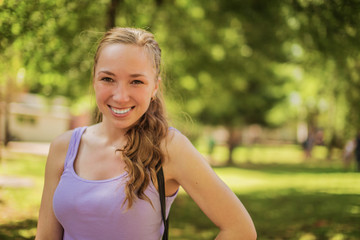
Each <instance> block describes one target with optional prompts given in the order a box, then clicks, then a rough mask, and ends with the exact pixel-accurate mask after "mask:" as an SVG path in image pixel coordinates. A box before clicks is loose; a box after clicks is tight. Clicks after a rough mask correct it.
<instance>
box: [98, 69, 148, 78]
mask: <svg viewBox="0 0 360 240" xmlns="http://www.w3.org/2000/svg"><path fill="white" fill-rule="evenodd" d="M100 73H105V74H107V75H111V76H115V74H114V73H112V72H109V71H106V70H103V71H100V72H99V73H98V75H99V74H100ZM130 77H133V78H137V77H145V75H144V74H141V73H134V74H130Z"/></svg>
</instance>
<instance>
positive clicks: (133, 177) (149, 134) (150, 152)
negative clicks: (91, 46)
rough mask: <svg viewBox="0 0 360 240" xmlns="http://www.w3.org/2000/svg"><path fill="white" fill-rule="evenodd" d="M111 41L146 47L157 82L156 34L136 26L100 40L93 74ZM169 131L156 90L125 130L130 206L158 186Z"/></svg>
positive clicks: (158, 72) (114, 32)
mask: <svg viewBox="0 0 360 240" xmlns="http://www.w3.org/2000/svg"><path fill="white" fill-rule="evenodd" d="M111 44H133V45H136V46H140V47H144V49H145V50H146V52H147V53H148V55H149V57H150V59H151V60H152V61H153V65H154V68H155V70H156V79H154V81H158V78H159V77H160V73H161V49H160V47H159V44H158V43H157V42H156V40H155V38H154V35H153V34H151V33H149V32H147V31H145V30H142V29H134V28H113V29H111V30H109V31H108V32H106V33H105V35H104V36H103V38H102V39H101V41H100V43H99V45H98V48H97V50H96V53H95V57H94V66H93V74H94V73H95V68H96V65H97V61H98V59H99V55H100V53H101V51H102V49H103V48H104V47H106V46H108V45H111ZM167 134H168V123H167V120H166V117H165V107H164V102H163V97H162V92H161V91H157V92H156V95H155V97H154V98H153V99H152V101H151V103H150V106H149V108H148V110H147V111H146V112H145V114H144V115H143V116H141V117H140V119H139V120H138V121H137V122H136V123H135V124H134V125H133V126H132V127H131V128H130V129H129V130H128V131H127V132H126V135H125V136H126V137H127V143H126V145H125V147H124V148H123V149H121V151H122V154H123V158H124V161H125V164H126V171H127V172H128V181H127V182H126V186H125V194H126V197H125V200H124V203H123V205H124V204H125V203H126V202H127V208H131V206H132V204H133V203H134V200H135V199H136V197H138V198H140V199H143V200H146V201H149V202H150V204H152V203H151V200H150V199H149V198H148V197H147V196H146V195H145V193H144V191H145V190H146V188H147V187H148V186H149V184H150V181H153V183H154V184H155V185H157V179H156V173H157V171H159V169H160V166H161V163H162V161H163V158H164V154H163V152H162V151H161V142H162V140H163V139H164V138H165V137H166V136H167Z"/></svg>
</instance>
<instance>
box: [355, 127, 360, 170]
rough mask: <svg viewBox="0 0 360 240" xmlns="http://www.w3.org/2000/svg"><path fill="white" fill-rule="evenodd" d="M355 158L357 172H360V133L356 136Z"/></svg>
mask: <svg viewBox="0 0 360 240" xmlns="http://www.w3.org/2000/svg"><path fill="white" fill-rule="evenodd" d="M355 158H356V165H357V170H358V172H360V131H359V132H358V134H357V136H356V147H355Z"/></svg>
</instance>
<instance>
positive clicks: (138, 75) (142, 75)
mask: <svg viewBox="0 0 360 240" xmlns="http://www.w3.org/2000/svg"><path fill="white" fill-rule="evenodd" d="M130 77H134V78H136V77H145V75H144V74H141V73H134V74H130Z"/></svg>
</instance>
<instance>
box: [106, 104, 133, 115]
mask: <svg viewBox="0 0 360 240" xmlns="http://www.w3.org/2000/svg"><path fill="white" fill-rule="evenodd" d="M109 108H110V109H111V111H112V112H113V113H115V114H125V113H128V112H130V110H131V109H133V108H135V107H129V108H123V109H118V108H113V107H111V106H109Z"/></svg>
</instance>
